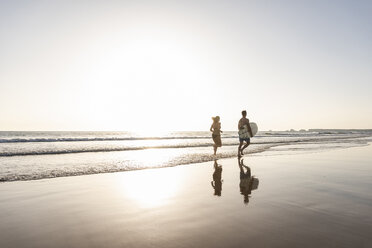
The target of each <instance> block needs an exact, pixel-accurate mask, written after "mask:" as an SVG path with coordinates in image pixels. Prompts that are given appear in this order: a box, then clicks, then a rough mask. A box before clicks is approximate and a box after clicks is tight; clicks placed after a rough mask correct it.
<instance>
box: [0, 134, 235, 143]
mask: <svg viewBox="0 0 372 248" xmlns="http://www.w3.org/2000/svg"><path fill="white" fill-rule="evenodd" d="M210 138H211V136H183V137H128V138H119V137H108V138H27V139H20V138H18V139H0V143H32V142H82V141H88V142H89V141H131V140H177V139H180V140H185V139H191V140H194V139H210ZM223 138H238V136H237V135H236V136H223Z"/></svg>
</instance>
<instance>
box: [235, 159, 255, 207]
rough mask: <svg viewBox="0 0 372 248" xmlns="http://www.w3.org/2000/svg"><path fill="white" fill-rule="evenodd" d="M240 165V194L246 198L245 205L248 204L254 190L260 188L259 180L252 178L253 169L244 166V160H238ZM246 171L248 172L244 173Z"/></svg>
mask: <svg viewBox="0 0 372 248" xmlns="http://www.w3.org/2000/svg"><path fill="white" fill-rule="evenodd" d="M238 164H239V168H240V183H239V188H240V193H241V194H242V195H243V196H244V204H248V202H249V196H250V194H251V193H252V190H255V189H257V188H258V182H259V181H258V179H257V178H255V177H253V176H251V169H250V168H249V167H248V166H246V165H244V163H243V159H240V158H238ZM244 169H246V171H245V172H244Z"/></svg>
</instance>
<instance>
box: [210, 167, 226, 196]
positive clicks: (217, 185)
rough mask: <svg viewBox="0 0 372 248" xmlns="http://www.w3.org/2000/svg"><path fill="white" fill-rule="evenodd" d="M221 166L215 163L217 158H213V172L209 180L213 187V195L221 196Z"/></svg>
mask: <svg viewBox="0 0 372 248" xmlns="http://www.w3.org/2000/svg"><path fill="white" fill-rule="evenodd" d="M221 178H222V166H221V165H219V164H217V160H214V172H213V181H212V182H211V184H212V187H213V188H214V195H218V196H221V191H222V182H223V180H222V179H221Z"/></svg>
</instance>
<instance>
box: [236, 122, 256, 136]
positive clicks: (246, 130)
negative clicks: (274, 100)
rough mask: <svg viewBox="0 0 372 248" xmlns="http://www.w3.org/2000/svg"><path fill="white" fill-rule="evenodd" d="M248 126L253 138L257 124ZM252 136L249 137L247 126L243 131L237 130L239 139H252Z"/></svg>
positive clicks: (252, 123)
mask: <svg viewBox="0 0 372 248" xmlns="http://www.w3.org/2000/svg"><path fill="white" fill-rule="evenodd" d="M249 125H250V126H251V130H252V134H253V136H255V135H256V134H257V132H258V126H257V124H256V123H254V122H250V123H249ZM253 136H251V134H250V133H249V131H248V128H247V126H244V128H243V129H240V130H239V138H242V139H244V138H252V137H253Z"/></svg>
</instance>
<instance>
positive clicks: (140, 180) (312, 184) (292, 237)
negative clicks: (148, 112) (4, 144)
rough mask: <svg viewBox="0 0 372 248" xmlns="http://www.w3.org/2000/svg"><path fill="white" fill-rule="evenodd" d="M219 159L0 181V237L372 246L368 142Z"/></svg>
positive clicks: (37, 242)
mask: <svg viewBox="0 0 372 248" xmlns="http://www.w3.org/2000/svg"><path fill="white" fill-rule="evenodd" d="M262 155H264V154H262ZM218 164H220V165H221V166H222V169H223V171H222V179H223V184H222V192H221V196H217V195H214V189H213V187H212V185H211V181H213V173H214V163H213V162H207V163H200V164H192V165H184V166H177V167H172V168H162V169H148V170H140V171H129V172H120V173H108V174H97V175H89V176H76V177H65V178H54V179H45V180H35V181H23V182H8V183H1V184H0V220H1V222H0V242H1V247H3V248H5V247H38V248H40V247H63V248H65V247H90V248H92V247H248V246H249V247H372V235H371V234H372V232H371V230H372V191H371V189H372V146H365V147H356V148H348V149H338V150H330V151H325V152H318V153H308V154H301V153H299V154H294V155H276V156H254V155H250V156H249V155H248V156H245V158H244V164H245V165H247V166H249V167H250V169H251V173H252V175H254V176H255V177H256V178H258V179H259V185H258V188H257V189H256V190H252V192H251V194H250V197H249V202H248V204H245V203H244V196H243V195H241V194H240V188H239V184H240V176H239V173H240V171H239V167H238V159H237V158H232V159H221V160H218Z"/></svg>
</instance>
